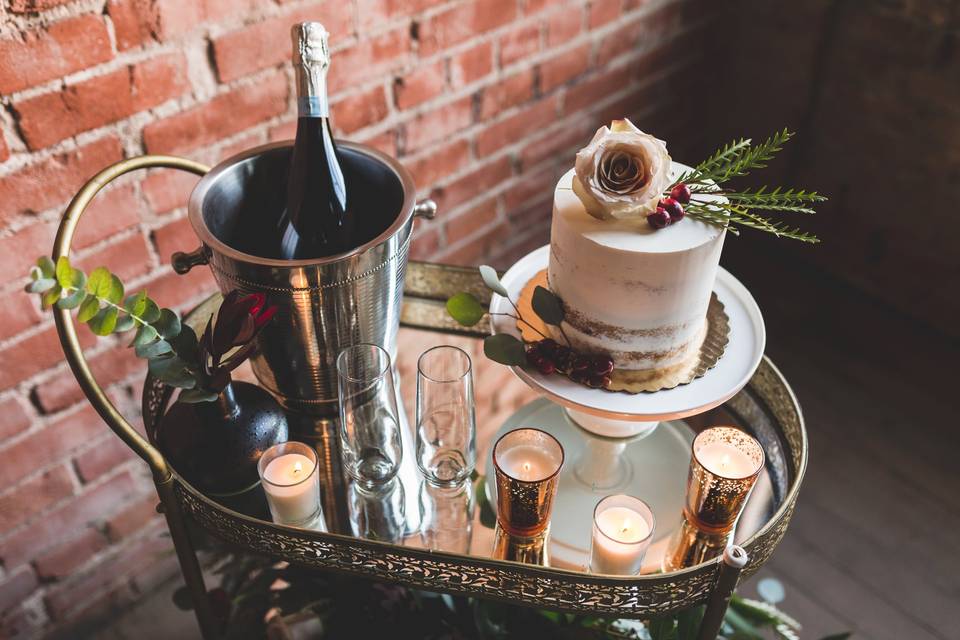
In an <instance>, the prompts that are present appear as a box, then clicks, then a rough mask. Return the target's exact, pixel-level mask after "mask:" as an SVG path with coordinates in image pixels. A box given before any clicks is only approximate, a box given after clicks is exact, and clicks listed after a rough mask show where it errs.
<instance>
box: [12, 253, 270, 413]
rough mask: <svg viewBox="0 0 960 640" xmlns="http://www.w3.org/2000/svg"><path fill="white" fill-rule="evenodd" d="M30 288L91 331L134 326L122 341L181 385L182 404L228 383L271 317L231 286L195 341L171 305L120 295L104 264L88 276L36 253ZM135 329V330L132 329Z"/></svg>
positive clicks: (166, 379)
mask: <svg viewBox="0 0 960 640" xmlns="http://www.w3.org/2000/svg"><path fill="white" fill-rule="evenodd" d="M26 290H27V291H28V292H29V293H36V294H39V295H40V297H41V302H42V304H43V306H44V308H50V307H53V306H56V307H57V308H59V309H77V310H78V311H77V321H78V322H82V323H84V324H86V325H87V326H88V327H90V330H91V331H93V333H95V334H96V335H98V336H108V335H111V334H114V333H125V332H129V331H133V332H134V335H133V339H132V340H131V341H130V344H129V346H131V347H133V348H134V351H135V352H136V354H137V356H138V357H140V358H143V359H145V360H147V362H148V368H149V370H150V373H151V374H153V375H154V376H156V377H157V378H159V379H160V381H162V382H163V383H164V384H167V385H170V386H172V387H177V388H179V389H181V392H180V396H179V400H180V401H181V402H209V401H212V400H215V399H216V398H217V396H218V395H219V394H220V392H222V391H223V389H224V388H225V387H226V385H228V384H229V383H230V371H232V370H233V369H235V368H236V367H238V366H240V364H241V363H242V362H243V361H244V360H246V359H247V358H248V357H249V356H250V355H251V353H252V351H253V349H254V345H255V343H254V338H256V336H257V334H258V333H259V332H260V330H261V329H262V328H263V327H264V325H265V324H266V323H267V322H269V321H270V318H271V317H272V316H273V314H274V313H275V312H276V308H275V307H270V306H267V304H266V296H265V295H264V294H262V293H254V294H247V295H243V294H241V293H239V292H236V291H233V292H231V293H229V294H227V295H226V296H225V297H224V300H223V302H222V303H221V305H220V308H219V309H218V311H217V314H216V322H214V319H213V316H211V318H210V321H209V322H208V323H207V327H206V330H205V331H204V333H203V336H202V338H201V339H200V340H198V339H197V334H196V333H195V332H194V330H193V329H192V328H191V327H190V326H189V325H186V324H184V323H182V322H181V321H180V316H178V315H177V312H176V311H173V310H172V309H166V308H161V307H160V306H159V305H158V304H157V303H156V302H154V301H153V300H152V299H151V298H150V297H149V296H147V293H146V291H141V292H139V293H135V294H132V295H128V296H124V286H123V282H122V281H121V280H120V278H118V277H117V276H116V275H115V274H112V273H110V271H109V269H107V268H106V267H98V268H96V269H94V270H93V271H92V272H91V273H90V275H89V277H88V276H87V274H86V273H84V272H83V271H82V270H80V269H77V268H75V267H74V266H72V265H71V264H70V260H69V259H68V258H67V257H66V256H62V257H60V258H59V259H58V260H57V262H56V264H54V262H53V260H51V259H50V258H48V257H46V256H43V257H41V258H39V259H38V260H37V263H36V266H34V267H32V268H31V269H30V283H29V284H28V285H27V286H26ZM134 330H135V331H134Z"/></svg>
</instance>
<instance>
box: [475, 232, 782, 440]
mask: <svg viewBox="0 0 960 640" xmlns="http://www.w3.org/2000/svg"><path fill="white" fill-rule="evenodd" d="M549 257H550V246H549V245H546V246H543V247H540V248H539V249H536V250H534V251H532V252H530V253H528V254H527V255H526V256H524V257H523V258H521V259H520V260H518V261H517V262H516V264H514V265H513V266H512V267H510V269H509V270H508V271H507V272H506V274H504V276H503V278H501V282H502V283H503V286H504V287H506V289H507V292H508V293H509V294H510V299H511V300H513V301H514V302H516V300H517V299H518V298H519V297H520V292H521V291H522V290H523V288H524V287H525V286H526V285H527V283H528V282H530V280H531V279H532V278H533V277H534V276H536V275H537V274H538V273H539V272H540V271H541V270H543V269H546V268H547V263H548V261H549ZM714 292H715V293H716V295H717V298H718V299H719V300H720V302H721V303H722V304H723V306H724V310H725V311H726V314H727V317H728V319H729V324H730V334H729V341H728V342H727V346H726V348H725V350H724V353H723V356H721V358H720V360H719V361H718V362H717V364H716V365H715V366H714V367H713V368H712V369H710V370H708V371H707V372H706V373H705V374H704V375H703V376H702V377H699V378H696V379H694V380H693V381H691V382H689V383H687V384H681V385H679V386H677V387H674V388H672V389H663V390H660V391H657V392H654V393H638V394H629V393H621V392H610V391H604V390H602V389H590V388H588V387H585V386H583V385H580V384H577V383H575V382H573V381H571V380H570V379H569V378H566V377H564V376H559V375H543V374H541V373H539V372H538V371H535V370H533V369H532V368H530V367H513V370H514V372H515V373H516V374H517V376H519V377H520V379H521V380H523V381H524V382H526V383H527V384H528V385H530V387H531V388H533V389H534V390H536V391H537V392H539V393H541V394H543V395H545V396H546V397H548V398H550V399H552V400H553V401H555V402H557V403H559V404H562V405H563V406H565V407H567V408H569V409H573V410H575V411H579V412H583V413H587V414H592V415H596V416H601V417H603V418H607V419H616V420H624V421H643V422H646V421H657V420H671V419H675V418H683V417H686V416H691V415H695V414H698V413H701V412H703V411H706V410H708V409H712V408H713V407H715V406H717V405H719V404H721V403H723V402H725V401H726V400H728V399H729V398H731V397H732V396H733V395H734V394H735V393H737V391H739V390H740V389H741V388H743V385H745V384H746V383H747V381H748V380H749V379H750V376H751V375H753V372H754V370H755V369H756V368H757V365H758V364H759V363H760V358H761V357H762V356H763V349H764V345H765V344H766V330H765V328H764V324H763V316H762V315H761V314H760V308H759V307H758V306H757V303H756V301H755V300H754V299H753V296H751V295H750V292H749V291H748V290H747V288H746V287H745V286H743V284H742V283H740V281H739V280H737V279H736V278H735V277H733V275H731V274H730V272H729V271H727V270H726V269H724V268H723V267H721V268H720V269H719V270H718V271H717V279H716V282H715V284H714ZM490 311H491V313H496V314H506V313H513V308H512V306H511V305H510V303H509V302H508V301H507V299H506V298H504V297H503V296H500V295H494V296H493V297H492V300H491V302H490ZM491 324H492V325H493V326H492V329H493V332H494V333H510V334H512V335H515V336H519V335H520V332H519V331H518V329H517V326H516V321H515V320H513V318H510V317H508V316H506V315H498V316H495V317H494V319H493V321H492V323H491Z"/></svg>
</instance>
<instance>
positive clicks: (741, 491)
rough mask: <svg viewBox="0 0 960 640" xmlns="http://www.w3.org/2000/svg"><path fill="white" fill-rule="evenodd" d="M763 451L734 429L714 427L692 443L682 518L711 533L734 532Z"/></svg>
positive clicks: (758, 445) (757, 474) (738, 430)
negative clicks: (683, 516)
mask: <svg viewBox="0 0 960 640" xmlns="http://www.w3.org/2000/svg"><path fill="white" fill-rule="evenodd" d="M763 461H764V455H763V447H761V446H760V443H759V442H757V441H756V440H755V439H754V438H752V437H750V435H748V434H747V433H746V432H744V431H741V430H740V429H737V428H735V427H713V428H711V429H707V430H706V431H702V432H700V434H698V435H697V437H696V438H695V439H694V440H693V456H692V459H691V461H690V473H689V475H688V476H687V500H686V504H685V506H684V515H685V516H686V518H687V520H689V521H690V522H691V524H694V525H696V526H697V527H699V528H701V529H703V530H705V531H708V532H710V533H727V532H729V531H730V530H731V529H733V526H734V524H736V522H737V518H738V517H740V512H741V511H743V507H744V505H745V504H746V501H747V496H748V495H750V490H751V489H752V488H753V485H754V483H756V481H757V476H759V475H760V470H761V469H763Z"/></svg>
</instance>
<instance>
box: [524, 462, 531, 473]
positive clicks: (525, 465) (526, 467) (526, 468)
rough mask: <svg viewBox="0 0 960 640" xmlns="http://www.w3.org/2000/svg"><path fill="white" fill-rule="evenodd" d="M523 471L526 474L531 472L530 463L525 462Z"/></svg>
mask: <svg viewBox="0 0 960 640" xmlns="http://www.w3.org/2000/svg"><path fill="white" fill-rule="evenodd" d="M523 470H524V471H525V472H527V471H530V463H529V462H524V463H523Z"/></svg>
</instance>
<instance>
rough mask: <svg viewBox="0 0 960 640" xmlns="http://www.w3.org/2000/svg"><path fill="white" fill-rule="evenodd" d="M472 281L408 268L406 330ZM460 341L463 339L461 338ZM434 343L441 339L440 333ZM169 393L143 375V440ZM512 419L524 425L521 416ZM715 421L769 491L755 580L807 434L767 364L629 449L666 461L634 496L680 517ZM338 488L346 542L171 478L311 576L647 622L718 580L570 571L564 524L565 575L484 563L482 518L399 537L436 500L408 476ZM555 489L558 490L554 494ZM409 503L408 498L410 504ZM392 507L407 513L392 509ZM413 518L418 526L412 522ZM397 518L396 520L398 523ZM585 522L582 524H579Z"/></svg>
mask: <svg viewBox="0 0 960 640" xmlns="http://www.w3.org/2000/svg"><path fill="white" fill-rule="evenodd" d="M475 274H476V272H475V271H474V270H463V269H456V268H451V267H440V266H438V265H424V264H417V263H412V264H411V265H410V272H409V274H408V285H407V288H406V297H405V302H404V304H405V306H404V313H403V318H404V323H405V324H406V325H407V326H416V327H420V328H433V329H435V330H439V331H451V330H454V331H456V328H455V327H451V326H450V324H449V321H448V320H447V319H446V316H445V314H444V312H443V302H442V301H443V300H445V299H446V297H447V296H449V295H452V293H454V292H456V291H459V290H463V289H465V288H468V287H469V288H471V289H473V290H475V291H478V292H480V291H482V285H481V284H479V279H478V278H477V277H476V275H475ZM210 308H212V305H211V304H206V305H204V306H203V307H201V308H199V309H198V310H197V311H196V312H195V314H197V315H199V316H205V315H207V314H209V313H210ZM190 321H191V322H194V321H197V317H196V316H194V317H191V318H190ZM200 321H202V319H201V320H200ZM486 330H487V327H478V329H477V333H474V334H473V335H475V336H477V337H478V339H479V337H481V336H482V335H484V334H485V333H486ZM457 332H459V333H464V332H463V331H462V330H459V331H457ZM439 341H442V337H440V336H438V342H439ZM400 348H401V349H402V348H403V345H400ZM170 396H171V392H170V389H168V388H166V387H164V386H163V385H162V384H159V383H158V382H157V381H156V380H154V379H152V378H149V377H148V379H147V383H146V385H145V389H144V399H143V417H144V422H145V426H146V428H147V431H148V433H150V432H151V431H152V430H154V429H155V426H156V424H157V421H158V419H159V416H160V415H161V413H162V411H163V408H164V407H165V406H166V405H167V403H168V402H169V399H170ZM551 407H554V408H551ZM523 411H529V412H531V413H530V415H529V416H527V417H533V416H535V417H536V419H537V420H540V419H546V418H545V416H543V415H537V412H544V411H545V412H547V413H549V412H551V411H556V412H557V415H560V416H562V413H560V412H559V411H558V410H557V409H556V408H555V405H552V404H550V403H549V402H547V401H545V400H539V401H536V402H534V403H532V404H531V405H528V406H527V407H525V408H523V409H521V413H522V412H523ZM515 419H518V420H523V421H526V417H524V416H520V418H517V417H515ZM714 424H735V425H739V426H741V427H743V428H745V429H747V430H749V431H750V432H751V433H753V434H754V435H755V436H756V437H757V438H758V439H759V440H760V441H761V443H762V444H763V447H764V449H765V451H766V455H767V467H766V474H765V475H766V477H767V478H768V479H769V482H768V483H767V484H766V485H765V486H766V488H765V489H764V490H762V491H758V492H757V495H755V496H754V497H753V498H752V499H751V507H750V510H749V512H748V513H747V514H745V516H744V518H743V519H742V520H741V523H740V528H739V535H738V539H740V540H741V544H743V545H744V547H745V548H746V550H747V552H748V553H749V554H750V562H749V565H748V567H747V569H746V571H747V573H752V572H754V571H756V570H757V568H759V567H760V566H761V565H762V564H763V563H764V562H766V560H767V559H768V558H769V557H770V554H771V553H772V552H773V550H774V548H775V547H776V545H777V544H778V543H779V541H780V539H781V538H782V536H783V534H784V532H785V530H786V528H787V525H788V523H789V521H790V518H791V516H792V514H793V508H794V504H795V501H796V497H797V493H798V491H799V487H800V483H801V480H802V478H803V473H804V469H805V467H806V457H807V443H806V433H805V430H804V427H803V419H802V416H801V413H800V408H799V405H798V404H797V402H796V399H795V398H794V396H793V393H792V392H791V391H790V388H789V386H788V385H787V383H786V380H785V379H784V378H783V376H782V375H781V374H780V372H779V371H778V370H777V369H776V368H775V367H774V366H773V364H772V363H771V362H770V361H769V360H766V359H764V360H762V361H761V362H760V365H759V367H758V368H757V370H756V372H755V373H754V375H753V377H752V378H751V379H750V380H749V382H748V383H747V384H746V386H745V387H744V388H743V389H742V390H741V391H740V392H739V393H737V394H736V395H735V396H734V397H733V398H731V399H730V400H728V401H727V402H726V403H724V404H723V405H721V406H719V407H717V408H715V409H713V410H711V411H709V412H707V413H705V414H702V415H698V416H694V417H689V418H685V419H683V420H673V421H670V422H669V423H665V424H663V425H661V427H660V428H659V429H658V430H657V432H655V433H654V434H653V435H651V436H650V437H649V438H648V439H646V440H640V441H638V442H636V444H635V446H637V447H644V446H652V445H653V444H654V443H656V442H657V440H656V439H657V438H662V439H663V440H664V444H663V445H662V446H663V447H665V449H664V450H665V451H667V452H668V458H669V460H671V461H672V462H671V464H670V468H669V469H664V470H663V476H662V478H661V476H659V475H658V476H657V478H656V484H657V485H658V486H659V485H662V489H658V488H657V487H656V486H650V487H649V488H648V487H647V483H648V482H652V478H651V479H650V480H644V481H643V484H644V486H643V487H638V491H639V490H640V489H642V491H640V493H641V494H642V495H644V496H646V497H647V498H648V499H651V503H655V502H656V503H657V504H656V508H658V509H660V510H661V511H662V513H663V514H668V513H670V512H672V511H674V510H676V511H675V513H676V515H677V517H679V510H678V507H677V500H678V496H679V499H682V488H679V489H678V488H677V487H676V486H673V485H676V484H677V482H678V479H679V482H681V483H682V479H683V477H684V475H685V473H686V468H687V461H688V460H689V458H688V455H689V453H688V450H687V449H686V447H687V443H688V442H689V440H690V438H692V435H693V433H694V432H696V431H699V430H701V429H703V428H706V427H707V426H711V425H714ZM490 444H491V442H489V441H488V442H480V443H478V446H479V453H480V456H481V457H482V458H487V457H489V447H490ZM631 446H634V445H631ZM660 446H661V445H657V448H658V449H659V448H660ZM410 455H412V452H409V451H408V452H405V456H410ZM638 455H639V456H641V457H640V458H637V461H638V463H639V462H640V461H641V460H642V455H643V454H642V453H641V451H640V450H639V449H638ZM634 470H636V466H635V467H634ZM647 471H649V470H643V471H641V472H639V473H637V475H636V476H634V479H635V480H637V481H640V479H641V478H642V477H643V476H644V474H645V473H647ZM342 490H343V491H344V492H345V495H346V498H347V499H346V500H345V502H347V503H348V505H349V514H348V517H347V520H348V522H347V523H346V526H345V529H346V530H347V531H348V533H335V532H331V533H323V532H319V531H308V530H303V529H296V528H291V527H286V526H281V525H276V524H273V523H272V522H269V521H268V520H265V519H264V518H265V517H267V516H266V515H265V511H266V505H265V502H264V501H263V497H262V494H256V493H254V494H251V496H248V498H249V499H248V500H246V502H245V503H244V504H242V505H241V504H239V503H231V507H232V508H231V507H228V506H225V505H224V504H221V503H218V502H217V501H215V500H213V499H211V498H208V497H206V496H204V495H202V494H201V493H200V492H198V491H197V490H196V489H194V488H193V487H191V486H190V485H188V484H187V483H185V482H183V481H182V480H181V479H179V478H177V479H176V483H175V494H176V498H177V500H178V502H179V504H180V506H181V508H182V509H183V511H184V512H186V513H187V514H188V515H189V516H190V517H191V518H192V519H194V520H195V521H196V522H197V523H198V524H199V525H200V526H201V527H202V528H204V529H205V530H207V531H208V532H210V533H212V534H213V535H215V536H217V537H219V538H221V539H223V540H224V541H227V542H229V543H232V544H235V545H238V546H239V547H240V548H242V549H246V550H248V551H251V552H256V553H263V554H268V555H271V556H273V557H276V558H278V559H283V560H287V561H289V562H293V563H297V564H301V565H306V566H311V567H315V568H318V569H325V570H337V571H345V572H349V573H354V574H358V575H363V576H367V577H370V578H374V579H377V580H382V581H388V582H395V583H401V584H404V585H407V586H411V587H415V588H422V589H427V590H431V591H439V592H451V593H462V594H467V595H474V596H477V597H482V598H490V599H502V600H509V601H511V602H515V603H525V604H529V605H531V606H536V607H541V608H547V609H554V610H560V611H570V612H591V613H596V614H601V615H610V616H618V617H646V616H651V615H661V614H665V613H668V612H674V611H679V610H682V609H686V608H688V607H690V606H694V605H696V604H700V603H702V602H703V601H704V600H705V599H706V597H707V595H708V593H709V592H710V590H711V588H712V586H713V583H714V581H715V579H716V575H717V569H718V561H716V560H714V561H711V562H707V563H704V564H701V565H698V566H696V567H692V568H688V569H684V570H682V571H677V572H672V573H668V574H662V573H650V574H644V575H640V576H636V577H614V576H604V575H592V574H589V573H585V572H584V571H583V570H582V567H581V566H580V565H579V564H578V555H577V552H578V551H579V553H580V556H579V557H581V558H582V556H583V550H582V546H583V545H582V536H580V537H578V535H577V534H576V529H575V528H574V529H570V530H571V531H573V532H574V533H573V535H570V536H564V535H562V534H560V533H561V530H563V531H565V530H566V529H567V528H569V527H570V526H571V525H570V524H569V523H568V519H566V518H564V517H558V518H557V519H556V520H555V521H554V525H553V527H554V528H553V532H552V534H551V535H553V536H555V537H556V539H557V540H559V541H563V539H564V538H565V537H566V538H569V539H571V540H573V541H574V543H573V544H572V545H570V546H571V548H572V552H571V553H569V554H566V557H563V556H564V555H565V554H564V553H563V552H562V551H560V552H559V553H558V551H557V549H556V548H555V549H554V553H555V555H556V562H555V563H554V564H555V565H563V566H549V567H541V566H533V565H527V564H521V563H515V562H508V561H503V560H498V559H495V558H492V557H490V552H491V549H492V546H493V531H492V529H490V528H489V527H488V526H486V524H485V522H484V520H485V519H484V518H481V515H482V514H481V510H480V509H475V510H474V514H473V519H472V524H471V525H470V526H468V527H464V528H465V529H469V530H470V535H469V539H467V540H466V541H464V539H463V537H462V535H460V536H459V537H458V536H454V538H455V539H452V538H449V537H444V536H439V537H438V536H436V535H433V536H431V533H430V532H429V531H425V527H426V526H427V525H426V524H425V523H424V524H421V526H420V528H419V530H417V531H416V532H413V533H410V532H409V531H407V529H408V525H409V524H410V523H409V522H408V518H407V515H408V514H407V513H404V509H407V510H409V509H410V506H409V505H411V504H418V503H419V504H424V503H425V502H429V501H430V500H434V501H435V500H437V496H430V495H428V494H427V493H425V490H424V487H423V486H422V485H421V483H420V482H419V480H417V479H416V478H413V479H410V478H404V480H403V482H401V483H399V486H395V487H392V488H390V489H389V490H388V491H385V492H383V494H382V495H370V494H363V493H362V492H360V493H358V492H357V491H356V490H354V489H352V488H351V487H349V486H345V487H344V488H343V489H342ZM561 491H564V488H563V487H561ZM397 492H401V493H402V495H398V493H397ZM414 496H416V498H417V499H416V500H413V499H412V498H413V497H414ZM652 497H655V498H656V499H655V500H654V499H653V498H652ZM451 499H454V500H457V499H459V498H455V497H453V498H451ZM258 501H259V502H258ZM657 501H659V502H657ZM399 504H403V505H405V507H398V505H399ZM457 504H459V503H457ZM411 515H415V517H416V519H417V521H419V518H420V513H416V514H411ZM657 517H658V519H661V518H663V519H664V520H666V521H670V519H671V518H670V516H669V515H661V513H658V514H657ZM399 518H402V519H403V520H402V522H401V521H400V520H398V519H399ZM486 520H487V522H489V519H486ZM571 521H574V527H576V526H579V524H582V523H580V522H579V519H578V518H573V519H572V520H571ZM662 521H663V520H661V522H662ZM589 522H590V520H589V516H588V517H587V518H586V524H587V525H589ZM666 533H667V531H666V529H662V530H661V534H658V539H661V540H662V538H663V537H664V535H666ZM357 534H359V535H357ZM386 540H392V541H386ZM577 540H580V542H579V543H578V542H577ZM425 544H433V545H434V546H435V547H436V546H437V545H439V546H443V547H444V548H450V549H455V551H454V552H447V551H431V550H429V549H427V548H424V545H425ZM662 544H663V543H662V542H661V545H662ZM578 545H579V546H578ZM657 553H662V550H661V551H660V552H656V551H653V552H651V553H650V560H651V562H652V561H654V558H655V556H656V555H657Z"/></svg>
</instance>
